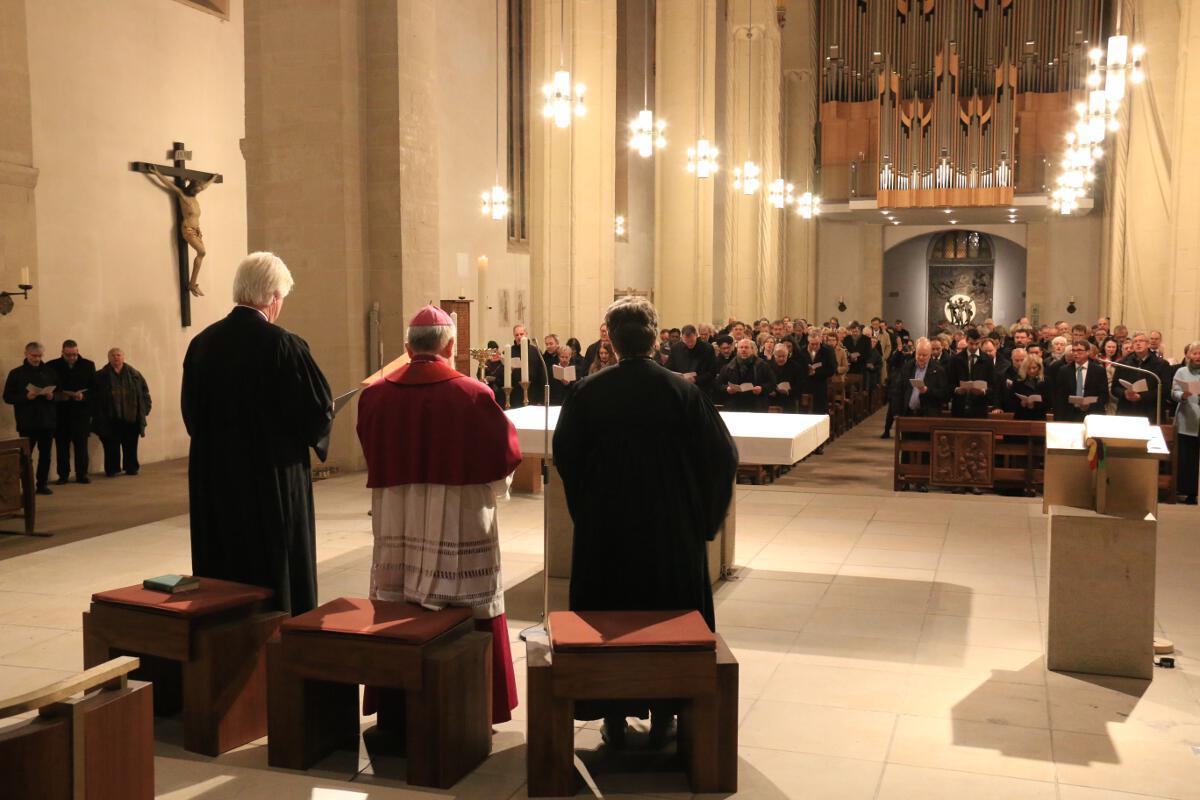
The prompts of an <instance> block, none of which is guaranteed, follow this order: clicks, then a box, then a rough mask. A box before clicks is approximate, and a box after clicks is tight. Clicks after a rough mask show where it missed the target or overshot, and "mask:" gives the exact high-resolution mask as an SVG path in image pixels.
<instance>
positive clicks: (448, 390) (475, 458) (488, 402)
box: [358, 306, 521, 722]
mask: <svg viewBox="0 0 1200 800" xmlns="http://www.w3.org/2000/svg"><path fill="white" fill-rule="evenodd" d="M454 347H455V330H454V327H453V323H452V321H451V319H450V317H449V315H447V314H446V313H445V312H444V311H442V310H441V309H440V308H436V307H434V306H426V307H425V308H423V309H421V310H420V311H419V312H418V313H417V315H416V316H415V317H413V319H412V321H411V323H410V324H409V329H408V341H407V343H406V345H405V349H406V350H407V351H408V354H409V356H410V357H411V359H412V360H411V361H410V363H408V364H405V365H404V366H402V367H400V368H399V369H397V370H395V371H393V372H391V373H389V374H386V375H384V376H382V377H381V378H378V379H376V380H375V381H374V382H373V383H372V384H371V385H370V386H368V387H367V388H365V389H364V390H363V392H362V397H361V399H360V400H359V403H358V438H359V441H360V442H361V443H362V449H363V454H364V455H365V456H366V459H367V486H368V487H369V488H370V489H371V491H372V497H371V509H372V516H371V526H372V530H373V532H374V535H375V548H374V554H373V558H372V561H371V597H373V598H377V599H381V600H397V601H403V602H408V603H416V604H419V605H422V606H425V607H426V608H445V607H446V606H465V607H469V608H471V609H472V611H473V613H474V616H475V620H476V627H477V628H478V629H479V630H483V631H487V632H489V633H491V634H492V676H493V692H492V721H493V722H506V721H508V720H509V719H511V718H512V709H514V708H516V705H517V689H516V677H515V675H514V672H513V664H512V655H511V652H510V648H509V642H508V624H507V622H506V620H505V616H504V593H503V584H502V582H501V579H500V541H499V528H498V521H497V516H496V498H497V496H498V495H503V494H505V493H507V491H508V480H509V478H510V476H511V475H512V473H513V471H514V470H515V469H516V468H517V465H518V464H519V463H520V461H521V450H520V447H519V446H518V444H517V432H516V429H515V428H514V427H513V425H512V423H511V422H509V420H508V417H506V416H505V415H504V412H503V411H501V410H500V406H498V405H496V400H495V398H494V397H493V395H492V390H491V389H489V388H488V387H487V385H486V384H484V383H481V382H480V381H477V380H475V379H474V378H471V377H469V376H467V375H463V374H461V373H459V372H457V371H455V370H454V368H453V367H452V366H450V363H449V361H448V360H447V359H449V358H450V357H451V355H452V354H453V353H454ZM368 713H369V709H368Z"/></svg>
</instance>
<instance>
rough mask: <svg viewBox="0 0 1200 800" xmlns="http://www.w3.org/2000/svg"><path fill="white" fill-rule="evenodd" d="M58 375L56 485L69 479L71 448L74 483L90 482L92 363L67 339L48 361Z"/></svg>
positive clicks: (93, 375) (55, 396) (76, 344)
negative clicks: (89, 443)
mask: <svg viewBox="0 0 1200 800" xmlns="http://www.w3.org/2000/svg"><path fill="white" fill-rule="evenodd" d="M50 368H51V369H52V370H54V372H55V373H56V374H57V375H58V381H57V383H58V390H57V391H55V393H54V399H55V401H57V404H58V427H57V429H56V430H55V432H54V444H55V451H56V452H55V457H54V462H55V466H56V467H57V469H58V480H57V481H55V485H56V486H62V485H64V484H66V483H67V481H69V480H70V478H71V448H72V446H73V447H74V448H75V480H76V481H78V482H79V483H91V482H92V479H91V478H89V477H88V439H89V438H90V437H91V433H92V398H91V395H92V389H93V384H94V383H95V380H96V364H95V362H93V361H91V360H89V359H86V358H83V357H82V356H80V355H79V344H78V343H77V342H76V341H75V340H74V339H67V340H66V341H65V342H63V344H62V356H61V357H59V358H56V359H54V360H53V361H51V362H50Z"/></svg>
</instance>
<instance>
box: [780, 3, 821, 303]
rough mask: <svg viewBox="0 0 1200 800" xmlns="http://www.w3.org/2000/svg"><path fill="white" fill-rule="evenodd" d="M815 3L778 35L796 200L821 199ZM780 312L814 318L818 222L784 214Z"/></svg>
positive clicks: (792, 15) (790, 18)
mask: <svg viewBox="0 0 1200 800" xmlns="http://www.w3.org/2000/svg"><path fill="white" fill-rule="evenodd" d="M815 15H816V3H804V4H800V5H798V6H794V7H792V8H791V9H790V10H789V12H788V15H787V24H786V25H785V26H784V28H783V32H782V59H783V104H784V111H783V118H784V126H783V130H784V156H785V158H784V163H785V164H786V165H787V169H786V170H785V174H786V175H787V176H788V177H789V178H790V179H791V180H792V182H793V183H794V184H795V186H796V196H797V197H799V196H800V195H802V194H804V193H805V192H812V193H813V194H820V192H819V191H818V189H819V187H818V186H817V184H816V174H815V173H816V170H815V166H816V160H817V158H818V157H819V154H818V153H817V152H816V136H815V133H816V124H817V70H816V65H817V42H816V30H817V27H816V19H815ZM784 219H785V220H786V221H785V223H784V262H783V287H784V289H783V310H784V312H785V313H787V314H791V315H794V316H801V317H804V318H805V319H808V320H812V319H813V317H814V316H816V313H817V307H816V304H817V299H816V294H817V224H818V223H817V220H816V219H815V218H814V219H811V220H807V219H804V218H803V217H801V216H800V215H798V214H796V213H794V212H793V211H792V209H788V213H787V215H786V216H785V218H784Z"/></svg>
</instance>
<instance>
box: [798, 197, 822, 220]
mask: <svg viewBox="0 0 1200 800" xmlns="http://www.w3.org/2000/svg"><path fill="white" fill-rule="evenodd" d="M796 213H797V214H799V215H800V216H801V217H802V218H804V219H812V218H813V217H815V216H817V215H818V214H820V213H821V198H820V197H819V196H818V195H815V194H813V193H812V192H805V193H804V194H802V195H800V197H799V199H798V200H796Z"/></svg>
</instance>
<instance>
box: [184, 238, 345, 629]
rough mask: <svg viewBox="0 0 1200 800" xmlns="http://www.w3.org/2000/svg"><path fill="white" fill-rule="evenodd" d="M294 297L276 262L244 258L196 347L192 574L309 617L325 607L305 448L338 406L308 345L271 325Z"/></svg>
mask: <svg viewBox="0 0 1200 800" xmlns="http://www.w3.org/2000/svg"><path fill="white" fill-rule="evenodd" d="M291 288H292V276H291V273H290V272H288V269H287V266H285V265H284V263H283V261H282V260H280V259H279V258H278V257H276V256H274V255H272V254H271V253H252V254H251V255H249V256H247V257H246V259H245V260H243V261H242V263H241V264H240V265H239V266H238V270H237V274H236V276H235V277H234V293H233V296H234V300H235V302H236V303H237V306H235V307H234V309H233V310H232V311H230V312H229V315H228V316H227V317H225V319H223V320H220V321H219V322H215V323H213V324H212V325H210V326H208V327H207V328H205V329H204V330H203V331H201V332H200V334H198V335H197V336H196V338H194V339H193V340H192V343H191V345H190V346H189V347H188V351H187V356H186V357H185V358H184V361H183V421H184V424H185V425H186V426H187V431H188V434H189V435H190V436H191V437H192V443H191V450H190V453H189V461H188V490H189V493H190V497H189V501H190V503H189V505H190V510H191V518H192V520H191V521H192V572H193V573H194V574H195V575H197V576H200V577H205V578H221V579H223V580H230V581H237V582H240V583H249V584H254V585H257V586H264V587H266V588H268V589H272V590H274V592H275V603H276V605H277V606H278V607H279V608H280V609H282V610H283V611H287V612H290V613H292V614H302V613H304V612H305V611H309V610H311V609H313V608H314V607H316V604H317V566H316V520H315V518H314V514H313V496H312V477H311V473H310V466H309V455H308V450H309V448H310V447H313V446H315V445H316V444H317V443H318V442H319V441H320V440H321V438H322V437H323V436H325V435H326V434H327V433H328V432H329V429H330V426H331V424H332V419H333V400H332V396H331V394H330V391H329V384H328V383H327V382H326V381H325V376H324V375H323V374H322V373H321V370H320V368H319V367H318V366H317V364H316V362H315V361H313V358H312V355H311V354H310V353H309V351H308V345H307V344H306V343H305V342H304V340H303V339H301V338H300V337H299V336H296V335H295V334H293V333H289V332H288V331H287V330H285V329H284V328H282V327H280V326H278V325H276V324H274V323H275V320H277V319H278V318H279V312H280V310H281V309H282V307H283V299H284V297H286V296H287V294H288V292H289V291H290V290H291ZM319 455H322V457H323V455H324V454H319Z"/></svg>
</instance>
